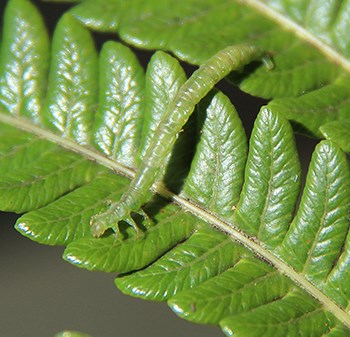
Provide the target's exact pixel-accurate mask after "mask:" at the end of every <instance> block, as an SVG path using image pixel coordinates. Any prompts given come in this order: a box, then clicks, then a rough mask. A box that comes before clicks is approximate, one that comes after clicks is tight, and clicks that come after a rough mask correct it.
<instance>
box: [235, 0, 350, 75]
mask: <svg viewBox="0 0 350 337" xmlns="http://www.w3.org/2000/svg"><path fill="white" fill-rule="evenodd" d="M236 1H238V2H239V3H241V4H242V5H245V6H249V7H251V8H253V9H254V10H256V11H258V12H260V13H261V14H262V15H263V16H265V17H267V18H268V19H270V20H272V21H274V22H275V23H277V24H278V25H279V26H281V27H282V28H284V29H286V30H288V31H290V32H292V33H293V34H295V35H296V36H297V37H298V38H300V39H301V40H303V41H305V42H307V43H309V44H310V45H312V46H313V47H315V48H316V49H317V50H319V51H320V53H321V54H323V55H324V56H326V58H327V59H329V60H330V61H331V62H333V63H335V64H337V65H338V66H340V67H342V68H343V69H344V70H345V71H347V72H348V73H350V60H348V59H347V58H346V57H344V56H343V55H342V54H341V53H340V52H338V51H337V50H336V49H334V48H332V47H331V46H330V45H328V44H326V43H325V42H323V41H322V40H320V39H319V38H317V37H316V36H315V35H313V34H311V33H310V32H309V31H307V30H306V29H305V28H304V27H303V26H301V25H299V24H297V23H296V22H294V21H293V20H291V19H289V18H288V17H287V16H285V15H283V14H282V13H280V12H278V11H277V10H275V9H273V8H271V7H269V6H268V5H266V4H264V3H263V2H262V1H259V0H236Z"/></svg>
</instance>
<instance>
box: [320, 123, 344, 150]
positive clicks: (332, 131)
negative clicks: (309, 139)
mask: <svg viewBox="0 0 350 337" xmlns="http://www.w3.org/2000/svg"><path fill="white" fill-rule="evenodd" d="M320 131H321V132H322V134H323V135H324V136H325V137H326V138H327V139H329V140H332V141H334V142H335V143H337V144H338V145H339V146H340V147H341V148H342V149H343V150H344V151H346V152H348V153H349V152H350V119H344V120H341V121H333V122H329V123H327V124H325V125H323V126H321V128H320Z"/></svg>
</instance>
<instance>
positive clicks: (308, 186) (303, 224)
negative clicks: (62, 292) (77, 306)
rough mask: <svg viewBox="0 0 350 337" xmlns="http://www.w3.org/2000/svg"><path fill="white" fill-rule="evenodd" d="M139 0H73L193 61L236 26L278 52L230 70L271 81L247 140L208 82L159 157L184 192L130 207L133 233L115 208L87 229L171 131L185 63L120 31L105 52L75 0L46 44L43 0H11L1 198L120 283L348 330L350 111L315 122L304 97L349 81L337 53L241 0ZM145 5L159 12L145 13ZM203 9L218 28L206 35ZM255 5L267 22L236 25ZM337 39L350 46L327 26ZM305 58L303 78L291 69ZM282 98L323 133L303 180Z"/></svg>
mask: <svg viewBox="0 0 350 337" xmlns="http://www.w3.org/2000/svg"><path fill="white" fill-rule="evenodd" d="M136 3H137V4H138V6H136V5H135V6H131V5H130V6H129V3H128V5H126V2H124V1H121V2H120V1H109V2H106V1H84V2H82V3H81V4H80V5H78V6H77V7H74V8H73V9H72V13H73V14H74V15H75V16H77V17H78V18H79V19H80V20H81V21H82V22H85V23H87V21H88V20H87V18H88V17H90V21H89V22H90V25H93V26H94V28H99V29H101V30H104V31H106V30H116V29H118V31H119V32H120V35H121V37H122V38H123V39H125V40H127V41H129V42H132V43H134V44H136V43H137V44H138V45H140V46H142V47H147V48H163V49H170V50H173V51H176V55H177V56H180V57H181V58H183V59H186V60H188V61H191V62H193V63H200V62H202V61H203V60H204V59H205V58H206V57H207V56H209V55H210V54H212V53H213V52H215V51H217V50H218V49H220V48H221V47H224V46H226V45H228V44H235V43H238V42H242V41H243V40H249V41H251V43H256V44H258V45H260V46H261V47H262V48H264V49H266V50H269V51H271V52H273V53H274V54H275V56H274V63H275V69H273V70H271V71H270V72H264V70H263V69H262V68H259V67H257V68H256V67H253V68H252V69H247V70H246V71H247V73H246V74H233V75H232V80H233V81H236V82H239V83H240V85H241V87H242V88H243V89H244V90H246V91H248V92H251V93H253V94H256V95H261V96H263V97H268V98H275V99H274V100H272V102H271V103H269V105H268V106H267V107H263V108H262V109H261V112H260V113H259V115H258V117H257V119H256V122H255V125H254V129H253V131H252V135H251V137H250V140H249V146H248V141H247V137H246V136H245V132H244V129H243V126H242V124H241V122H240V119H239V117H238V115H237V113H236V111H235V109H234V107H233V105H232V104H231V102H230V100H229V99H228V98H227V97H226V96H225V95H224V94H223V93H221V92H219V91H217V90H213V91H212V92H211V93H210V94H209V95H208V96H207V97H206V98H205V99H204V100H203V101H202V102H201V103H200V104H199V105H198V106H197V109H196V112H195V114H194V116H193V118H192V119H191V121H190V122H189V123H188V125H186V127H185V128H184V130H183V132H181V133H180V136H179V138H178V141H177V143H176V146H175V149H174V151H173V153H172V154H169V156H168V157H167V158H164V162H168V163H169V165H168V166H164V168H163V171H164V172H165V184H166V185H167V186H174V188H176V189H177V190H178V191H179V193H178V196H177V203H178V204H179V205H180V206H182V207H179V206H178V205H175V204H174V203H173V202H171V200H167V199H164V198H161V197H160V196H154V197H153V199H152V200H151V202H149V203H148V204H147V205H145V206H144V210H145V211H146V213H147V214H148V215H149V217H150V219H151V225H147V224H146V223H145V222H144V221H143V219H142V217H138V215H137V214H133V216H134V217H135V221H136V222H137V223H138V225H139V226H140V229H141V234H135V233H134V231H133V229H132V228H130V227H129V226H128V225H127V224H124V223H121V224H120V228H121V234H120V236H118V237H116V236H115V235H114V233H112V232H107V233H106V234H105V235H104V236H103V237H102V238H99V239H97V238H94V237H93V236H92V234H91V232H90V226H89V221H90V218H91V216H92V215H94V214H96V213H98V212H100V211H103V210H104V209H105V208H106V207H107V204H108V202H109V201H110V200H118V199H119V198H120V196H121V195H122V193H123V192H124V191H125V189H126V188H127V186H128V183H129V180H128V178H126V177H122V176H121V175H126V176H129V177H131V176H132V175H133V172H134V170H135V169H136V168H137V166H138V164H139V162H140V159H141V158H142V157H143V156H144V153H145V152H144V151H145V148H146V147H147V146H148V144H149V142H150V139H151V138H152V137H153V136H155V137H157V135H158V134H159V132H161V131H159V129H158V126H159V123H160V120H161V117H162V112H163V111H164V107H166V106H167V105H168V104H169V102H170V101H171V100H172V99H173V98H174V96H175V94H176V92H177V91H178V89H179V88H180V86H181V85H182V84H183V82H184V81H185V79H186V77H185V75H184V71H183V69H182V68H181V66H180V64H179V62H178V61H177V60H176V59H175V58H173V57H172V56H170V55H168V54H166V53H164V52H161V51H158V52H157V53H155V54H154V55H153V57H152V59H151V61H150V63H149V65H148V67H147V69H146V71H144V70H143V69H142V67H141V66H140V64H139V62H138V61H137V58H136V57H135V55H134V54H133V53H132V51H131V50H130V49H128V48H127V47H125V46H124V45H122V44H120V43H116V42H107V43H106V44H104V46H103V47H102V50H101V51H100V53H97V51H96V50H95V47H94V44H93V40H92V37H91V35H90V33H89V32H88V30H87V29H86V28H85V27H84V26H83V25H81V24H80V23H79V22H78V21H77V20H76V19H75V18H74V17H73V16H72V15H71V14H65V15H64V16H63V17H62V18H61V20H60V21H59V23H58V25H57V27H56V29H55V32H54V36H53V38H52V45H51V46H50V44H49V39H48V36H47V32H46V30H45V27H44V24H43V21H42V18H41V16H40V14H39V13H38V12H37V10H36V8H35V7H34V6H33V5H32V4H31V3H30V2H29V1H27V0H10V1H9V2H8V5H7V9H6V12H5V14H4V15H5V16H4V28H3V39H2V42H1V52H0V55H1V59H0V64H1V67H0V109H1V112H0V154H1V162H0V170H1V173H2V174H1V177H0V189H1V192H2V193H1V194H0V207H1V210H4V211H13V212H17V213H25V214H24V215H23V216H21V217H20V219H19V220H18V221H17V223H16V229H17V230H18V231H19V232H20V233H22V234H23V235H25V236H27V237H29V238H31V239H32V240H34V241H37V242H40V243H44V244H48V245H64V246H66V249H65V253H64V258H65V259H66V260H67V261H69V262H70V263H72V264H74V265H76V266H78V267H82V268H86V269H89V270H100V271H105V272H113V273H117V274H118V276H117V278H116V280H115V284H116V286H117V287H118V288H119V289H120V290H121V291H123V292H124V293H126V294H129V295H132V296H136V297H140V298H144V299H151V300H156V301H168V304H169V306H170V307H171V308H172V309H173V310H174V311H175V312H176V313H177V314H178V315H179V316H181V317H183V318H185V319H188V320H190V321H194V322H198V323H204V324H214V325H220V326H221V327H222V329H223V331H224V332H225V333H226V334H227V335H233V334H234V335H235V336H242V337H243V336H244V337H246V336H281V337H282V336H300V335H303V336H315V337H316V336H319V337H321V336H327V337H334V336H337V337H338V336H349V333H350V332H349V327H350V316H349V300H350V273H349V270H350V269H349V267H350V239H349V212H350V209H349V208H350V206H349V205H350V169H349V163H348V160H347V157H346V155H345V153H344V152H343V151H342V150H341V149H340V147H339V146H338V145H336V144H335V143H334V142H333V140H334V141H336V142H338V141H339V139H340V140H341V139H343V142H340V141H339V144H340V146H342V147H343V148H345V149H348V148H347V146H348V144H349V142H346V138H347V137H348V133H347V130H348V129H347V128H346V127H345V128H343V129H342V128H339V129H338V128H337V125H334V124H332V123H336V122H335V121H334V120H336V119H339V118H340V117H342V118H343V119H349V115H348V110H347V109H348V108H347V107H345V105H343V109H342V110H341V111H340V110H336V111H335V113H334V116H335V117H334V116H333V115H332V117H330V118H329V119H328V117H325V118H324V119H323V120H322V118H323V117H322V116H323V115H322V114H323V113H322V109H320V113H319V114H320V120H322V123H321V124H320V123H319V124H317V125H316V124H315V125H313V126H311V122H310V115H309V117H307V113H301V112H300V111H301V110H302V108H303V107H304V106H308V104H309V105H311V104H312V100H315V102H318V104H319V105H317V104H316V107H320V106H325V105H326V104H327V97H328V96H327V95H329V102H330V104H331V105H332V107H333V106H335V109H337V107H336V103H335V102H339V100H344V101H345V100H346V99H347V95H348V91H347V90H346V89H347V86H348V81H347V75H346V74H345V72H344V70H342V69H340V67H337V66H335V65H334V64H332V63H330V62H329V61H328V60H327V59H326V58H325V57H324V56H322V55H321V54H320V53H319V52H318V51H317V50H316V49H314V48H312V47H310V46H309V45H308V44H306V43H305V42H304V41H302V40H298V39H296V38H295V37H294V36H293V35H292V34H291V33H288V32H286V31H283V30H281V29H279V27H278V25H276V24H275V23H272V22H271V21H269V20H268V19H266V18H264V17H263V16H261V15H260V14H257V13H256V11H255V10H254V9H252V8H250V7H246V6H243V5H239V4H238V3H235V2H224V3H220V5H217V2H216V1H212V2H209V1H200V2H198V1H197V2H195V3H196V5H197V7H192V6H191V5H190V3H189V2H187V5H184V3H180V4H178V2H174V3H172V2H171V4H172V5H171V6H170V5H169V1H167V2H164V4H163V3H161V4H160V3H158V2H157V4H158V5H157V8H156V7H155V4H156V2H155V1H154V2H153V1H148V2H143V1H136V2H135V4H136ZM276 3H278V2H276ZM96 5H98V6H96ZM215 5H216V6H215ZM169 6H170V7H169ZM106 8H108V10H106ZM131 8H133V13H131ZM167 8H172V10H171V12H169V11H166V9H167ZM146 9H147V11H148V12H147V13H149V17H148V16H145V17H144V18H143V20H140V15H141V13H144V12H145V10H146ZM194 11H197V12H196V13H197V14H196V15H197V16H196V15H195V16H194V17H193V15H194ZM102 12H103V13H104V14H105V15H107V18H105V19H104V22H105V23H106V22H107V23H108V15H110V22H109V23H108V24H107V26H106V25H102V20H101V18H102V17H99V15H102ZM160 14H162V15H160ZM200 14H201V15H200ZM214 14H215V15H214ZM235 15H236V16H237V17H236V19H237V18H238V17H239V18H240V19H239V22H238V24H237V26H235V25H229V27H230V28H227V29H226V30H222V32H223V33H222V35H221V37H220V38H218V39H213V38H212V39H209V40H207V48H206V49H204V50H205V53H208V54H200V53H199V52H198V50H199V47H200V46H201V45H202V44H203V36H205V35H208V36H212V37H214V36H215V35H214V32H213V31H209V29H214V28H215V31H221V28H220V27H221V26H215V25H214V21H213V20H216V19H215V16H221V18H222V22H223V24H224V23H225V22H226V23H227V22H228V20H231V22H232V19H233V18H232V16H235ZM118 16H120V17H123V21H121V22H120V23H119V22H118V20H119V19H118ZM155 17H157V18H158V20H155V21H154V20H153V19H154V18H155ZM189 17H193V18H194V19H193V20H188V18H189ZM179 18H181V20H182V21H183V22H184V23H183V24H182V25H179V22H178V20H179ZM186 18H187V19H186ZM152 20H153V21H152ZM181 20H180V21H181ZM310 20H311V19H310ZM233 21H234V20H233ZM203 22H206V25H204V27H206V28H205V29H206V30H208V31H204V32H202V34H203V36H202V37H201V38H200V39H199V34H200V29H199V27H203ZM252 22H254V23H255V24H254V27H255V28H254V29H257V31H260V32H261V33H260V34H258V35H259V36H258V37H255V38H254V36H256V32H254V31H252V30H250V29H248V28H245V29H243V30H242V31H241V34H235V33H236V31H237V29H238V28H237V27H239V26H240V27H251V29H253V27H252V24H251V23H252ZM165 23H168V24H167V26H168V27H167V29H165V27H164V25H165ZM169 23H172V24H169ZM199 23H200V24H201V25H199ZM220 24H221V23H220ZM193 25H194V26H193ZM174 26H176V27H177V28H178V29H176V30H175V28H174ZM140 27H143V29H142V30H141V29H140ZM195 27H196V29H194V28H195ZM210 27H212V28H210ZM155 32H156V33H155ZM159 32H161V33H162V34H161V35H160V34H159ZM174 32H176V33H175V35H172V34H173V33H174ZM188 32H191V34H190V35H189V36H188V37H186V39H185V40H183V39H180V36H183V34H185V35H186V34H187V33H188ZM209 33H210V34H209ZM147 34H148V35H147ZM158 35H159V36H158ZM316 35H317V34H316ZM147 36H148V38H147ZM171 36H172V39H171V41H172V42H171V43H172V44H170V37H171ZM272 36H273V39H271V37H272ZM248 38H249V39H248ZM229 39H230V40H229ZM146 40H147V41H146ZM194 41H195V42H196V43H194ZM24 42H25V44H24ZM146 42H147V43H146ZM161 42H162V43H163V44H162V45H160V43H161ZM291 42H292V43H291ZM331 46H332V47H334V48H335V49H336V50H337V51H338V52H339V53H341V54H342V55H344V56H348V54H347V52H346V48H345V49H344V50H343V49H340V48H338V47H337V48H336V45H335V40H334V41H333V40H332V39H331ZM50 48H51V55H52V56H51V59H50V58H49V57H48V55H49V50H50ZM302 50H303V51H305V53H304V52H303V53H302V52H301V51H302ZM314 61H315V63H314ZM309 63H310V65H309V66H306V64H309ZM298 67H301V69H302V71H303V72H304V73H305V72H307V73H306V74H307V76H306V77H307V78H308V80H307V81H303V80H302V79H301V78H299V79H298V76H299V75H294V74H295V71H294V70H295V69H296V68H298ZM321 68H322V71H320V69H321ZM316 73H317V74H318V76H316V75H315V74H316ZM286 74H289V75H290V74H293V76H296V77H295V81H291V79H290V76H289V75H288V81H289V82H292V83H294V84H295V86H292V88H287V86H286V85H283V83H285V81H286V78H287V77H286ZM296 74H298V72H296ZM262 82H264V83H265V85H264V86H261V83H262ZM259 88H262V91H259V90H260V89H259ZM304 91H308V93H305V94H304ZM318 95H321V96H318ZM286 96H295V97H290V98H286ZM320 97H321V98H322V99H321V98H320ZM310 99H311V100H310ZM288 104H293V106H296V107H297V106H298V105H300V106H301V108H300V109H299V110H298V112H297V114H300V115H301V116H303V117H300V118H304V120H305V121H306V122H305V123H304V124H303V126H304V127H306V126H310V130H309V131H311V132H313V133H315V134H317V135H320V132H321V131H322V133H323V134H325V135H326V137H327V138H328V139H330V140H325V141H322V142H320V143H319V145H318V146H317V147H316V149H315V151H314V154H313V157H312V160H311V163H310V167H309V171H308V175H307V179H306V183H305V187H304V189H303V191H302V193H301V187H300V185H301V182H300V180H301V179H300V163H299V159H298V154H297V151H296V148H295V143H294V137H293V130H292V127H291V125H290V123H289V122H288V121H287V119H286V118H285V117H284V116H283V115H286V113H285V111H284V109H286V107H287V106H288ZM328 104H329V103H328ZM279 111H281V112H279ZM328 115H330V114H328V112H327V116H328ZM287 117H288V118H289V117H290V116H289V115H288V114H287ZM312 118H313V117H312ZM290 119H292V120H293V118H290ZM297 122H298V123H301V122H300V120H298V121H297ZM326 122H327V124H326ZM328 122H329V123H328ZM343 122H344V121H341V122H340V123H343ZM345 123H347V121H345V122H344V125H345ZM323 124H325V125H324V126H322V125H323ZM320 126H322V128H321V131H319V127H320ZM337 133H339V134H340V135H338V134H337ZM344 139H345V141H344ZM248 149H249V150H248ZM144 159H146V160H147V158H144ZM116 173H118V174H116ZM300 194H301V196H300ZM299 196H300V201H298V200H299ZM188 204H190V205H191V212H188V208H186V207H187V206H186V205H188ZM199 214H202V215H199ZM203 214H204V215H203ZM202 218H205V219H206V221H207V222H209V223H210V224H211V225H212V226H209V225H208V223H206V222H205V221H203V220H202ZM208 219H211V220H208ZM213 227H218V228H219V229H221V231H220V230H217V229H215V228H213ZM225 231H226V232H229V233H230V234H231V235H227V233H224V232H225ZM233 238H234V240H233Z"/></svg>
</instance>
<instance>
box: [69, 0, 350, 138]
mask: <svg viewBox="0 0 350 337" xmlns="http://www.w3.org/2000/svg"><path fill="white" fill-rule="evenodd" d="M348 7H349V6H348V5H347V2H345V3H344V4H340V3H339V1H309V2H307V1H285V0H284V1H264V0H249V1H229V2H227V1H226V2H225V1H224V2H220V3H219V2H218V1H216V0H205V1H196V0H191V1H186V3H184V2H180V3H179V2H178V1H174V0H167V1H163V2H162V4H160V3H159V1H155V0H153V1H147V2H146V3H145V2H142V1H139V0H133V1H132V2H129V3H128V5H126V4H125V2H124V1H120V0H119V1H117V0H116V1H113V2H111V1H108V0H100V1H95V0H86V1H84V2H83V3H81V4H79V5H77V6H75V7H74V8H73V9H72V10H71V13H72V14H73V15H75V16H76V17H77V18H78V19H79V20H81V21H82V22H83V23H84V24H85V25H87V26H88V27H89V28H92V29H95V30H102V31H110V32H118V34H119V35H120V36H121V38H122V39H124V40H125V41H126V42H128V43H131V44H133V45H136V46H138V47H142V48H147V49H163V50H170V51H171V52H173V53H174V54H175V55H176V56H178V57H179V58H181V59H183V60H186V61H188V62H190V63H194V64H200V63H202V62H204V61H205V60H206V59H208V58H209V57H210V56H211V55H213V54H214V53H215V52H217V51H218V50H220V49H222V48H224V47H226V46H228V45H235V44H240V43H251V44H253V45H258V46H260V47H261V48H262V49H263V50H265V51H266V52H267V53H268V54H269V55H271V57H272V60H273V63H274V71H266V70H265V69H264V68H263V67H255V68H253V71H247V72H246V73H244V75H245V76H242V77H240V76H238V79H237V76H236V77H235V81H236V82H237V81H238V82H239V84H240V87H241V88H242V89H243V90H244V91H246V92H248V93H250V94H253V95H256V96H261V97H265V98H277V101H276V105H278V107H277V106H276V110H275V111H276V112H278V113H281V112H283V113H284V114H285V116H286V117H287V118H288V119H291V120H293V121H295V122H297V123H298V130H299V131H302V132H308V133H312V134H313V135H314V136H317V137H320V136H321V134H320V132H319V131H318V129H319V127H320V126H321V125H323V124H324V123H326V122H330V121H333V120H336V119H338V118H339V119H343V118H349V110H348V104H343V103H345V102H346V101H347V100H348V99H349V95H348V92H349V90H348V88H347V87H348V85H347V84H345V86H344V85H340V86H339V83H338V82H339V77H342V76H345V82H346V83H349V71H350V63H349V56H350V47H349V46H350V38H349V34H348V28H349V25H348V23H347V21H348V20H347V18H348V15H349V14H348V13H349V8H348ZM107 8H108V10H109V12H110V13H112V14H110V15H109V16H108V17H107V16H106V17H105V20H102V12H101V10H102V9H107ZM170 8H171V10H170ZM144 13H147V15H144ZM233 23H234V24H233ZM337 65H338V66H337ZM251 68H252V67H251ZM250 70H251V69H250ZM333 86H336V88H335V87H333ZM298 96H301V97H300V100H299V99H298V98H296V99H295V98H294V97H298ZM286 97H293V98H291V99H288V100H287V101H284V99H285V98H286ZM279 98H282V100H279ZM330 102H331V105H332V107H331V108H330V104H329V103H330ZM271 109H275V105H271ZM344 114H345V115H346V116H344Z"/></svg>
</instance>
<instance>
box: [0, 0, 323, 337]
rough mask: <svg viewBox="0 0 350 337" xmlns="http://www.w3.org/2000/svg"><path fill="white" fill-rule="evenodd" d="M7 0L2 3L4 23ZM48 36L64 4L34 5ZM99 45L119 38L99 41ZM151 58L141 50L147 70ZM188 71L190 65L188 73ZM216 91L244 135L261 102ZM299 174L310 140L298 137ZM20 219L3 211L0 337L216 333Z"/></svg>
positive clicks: (194, 335)
mask: <svg viewBox="0 0 350 337" xmlns="http://www.w3.org/2000/svg"><path fill="white" fill-rule="evenodd" d="M5 3H6V1H5V0H1V1H0V13H1V15H0V16H1V17H2V13H3V8H4V5H5ZM35 3H37V5H38V6H39V7H40V9H41V12H42V13H43V14H44V15H45V17H46V21H47V24H48V26H49V28H50V29H51V30H52V27H54V25H55V22H56V21H57V18H58V17H59V16H60V14H61V13H62V12H63V11H64V10H65V9H67V8H69V6H68V5H58V4H43V3H40V2H39V1H36V2H35ZM96 38H97V46H98V47H100V45H101V43H102V42H103V41H104V40H106V39H108V38H113V39H116V36H114V35H109V36H103V35H98V34H97V35H96ZM150 55H151V53H150V52H138V56H139V58H140V60H141V62H142V63H143V64H147V61H148V59H149V57H150ZM186 69H187V71H188V72H191V71H192V70H193V67H186ZM220 88H221V89H222V90H223V91H224V92H225V93H226V94H228V95H229V96H230V97H231V99H232V101H233V103H234V104H235V106H236V108H237V110H238V111H239V113H240V116H241V118H242V120H243V123H244V124H245V126H246V129H247V133H248V134H249V133H250V130H251V128H252V123H253V120H254V118H255V116H256V114H257V113H258V111H259V109H260V106H261V105H262V104H264V101H263V100H259V99H256V98H252V97H250V96H249V95H245V94H243V93H241V92H239V91H238V90H235V89H233V88H232V87H231V86H228V85H227V84H225V83H221V84H220ZM297 142H298V147H299V148H300V149H301V152H302V161H303V166H304V170H305V168H306V167H307V163H308V161H309V158H310V154H311V150H312V149H313V147H314V145H315V143H316V142H315V141H311V140H309V139H307V138H305V137H298V139H297ZM17 217H18V216H17V215H14V214H9V213H0V337H52V336H54V335H55V334H56V333H58V332H59V331H62V330H65V329H72V330H80V331H82V332H85V333H89V334H91V335H93V336H94V337H117V336H130V337H139V336H153V337H157V336H159V337H160V336H168V337H175V336H176V337H179V336H188V337H199V336H200V337H209V336H210V337H215V336H223V333H222V332H221V331H220V330H219V329H218V328H215V327H208V326H200V325H196V324H192V323H188V322H186V321H185V320H182V319H179V318H177V317H176V316H175V314H173V313H172V312H171V310H170V309H169V308H168V307H167V306H166V304H165V303H153V302H148V301H143V300H139V299H134V298H131V297H128V296H124V295H123V294H121V293H120V291H119V290H118V289H117V288H116V287H115V286H114V283H113V280H114V276H115V275H112V274H105V273H97V272H88V271H86V270H81V269H78V268H76V267H73V266H72V265H70V264H68V263H67V262H64V261H63V260H62V259H61V255H62V253H63V248H62V247H49V246H42V245H39V244H37V243H35V242H32V241H30V240H29V239H26V238H24V237H22V236H21V235H20V234H19V233H17V232H16V231H15V230H14V229H13V225H14V223H15V221H16V219H17Z"/></svg>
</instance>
